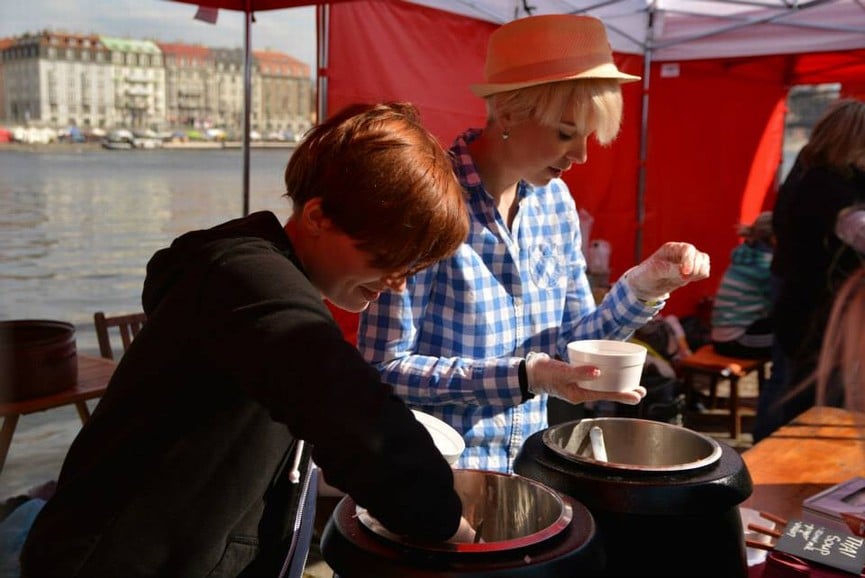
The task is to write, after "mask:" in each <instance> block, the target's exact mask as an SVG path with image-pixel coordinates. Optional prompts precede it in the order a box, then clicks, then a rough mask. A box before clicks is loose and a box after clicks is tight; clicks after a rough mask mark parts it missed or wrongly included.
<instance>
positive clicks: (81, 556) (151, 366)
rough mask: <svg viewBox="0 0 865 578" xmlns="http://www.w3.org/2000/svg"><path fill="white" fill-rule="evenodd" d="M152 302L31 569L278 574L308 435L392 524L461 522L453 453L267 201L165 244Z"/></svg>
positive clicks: (152, 268)
mask: <svg viewBox="0 0 865 578" xmlns="http://www.w3.org/2000/svg"><path fill="white" fill-rule="evenodd" d="M143 304H144V310H145V312H146V313H147V316H148V320H147V323H146V325H145V327H144V329H143V330H142V331H141V333H139V335H138V336H137V337H136V338H135V340H134V342H133V343H132V345H131V347H130V348H129V350H128V351H127V352H126V353H125V354H124V356H123V358H122V360H121V362H120V363H119V365H118V367H117V370H116V371H115V374H114V376H113V378H112V380H111V383H110V385H109V387H108V390H107V392H106V394H105V396H104V397H103V398H102V400H101V401H100V403H99V405H98V407H97V408H96V410H95V411H94V413H93V416H92V417H91V419H90V420H89V421H88V422H87V424H86V425H85V426H84V427H83V429H82V430H81V432H80V434H79V435H78V437H77V438H76V440H75V441H74V443H73V444H72V447H71V449H70V451H69V453H68V455H67V457H66V460H65V462H64V464H63V468H62V472H61V475H60V478H59V480H58V487H57V491H56V494H55V495H54V497H52V499H51V500H49V502H48V503H47V504H46V505H45V507H44V508H43V510H42V511H41V512H40V515H39V516H38V518H37V519H36V521H35V523H34V525H33V527H32V529H31V531H30V534H29V537H28V539H27V542H26V544H25V547H24V551H23V554H22V572H23V575H24V576H25V577H34V576H107V575H115V576H128V577H131V576H145V575H163V576H184V577H193V576H235V575H240V574H242V573H245V574H246V575H250V574H253V575H254V574H259V569H260V573H261V574H265V573H266V574H269V575H272V576H275V575H276V571H275V570H274V568H276V570H278V564H279V563H281V557H283V556H284V555H285V551H284V549H283V548H284V545H285V544H286V541H287V539H289V538H290V535H291V531H292V530H291V529H292V527H293V524H294V516H295V508H296V506H297V502H298V500H299V497H298V495H297V494H298V490H297V485H296V484H292V483H290V482H287V476H286V475H285V472H284V471H283V466H284V464H285V463H290V462H291V461H292V456H293V452H294V451H295V449H296V447H297V440H299V439H302V440H305V441H306V442H307V447H309V445H310V444H311V445H312V447H313V450H312V457H313V459H314V460H315V463H316V464H317V465H318V466H320V467H321V468H322V471H323V472H324V473H325V475H326V477H327V480H328V482H329V483H330V484H331V485H333V486H335V487H337V488H340V489H342V490H344V491H346V492H348V493H349V494H351V495H352V497H353V498H354V499H355V500H356V501H357V502H358V503H359V504H360V505H362V506H365V507H366V508H368V509H369V511H370V513H371V514H372V515H374V516H375V517H377V518H378V519H379V520H380V521H381V522H382V523H384V524H385V525H386V526H388V527H389V528H390V529H391V530H392V531H395V532H398V533H404V534H410V535H413V536H415V537H418V538H426V539H445V538H447V537H449V536H450V535H452V534H453V533H454V532H455V531H456V529H457V525H458V522H459V518H460V510H461V506H460V501H459V498H458V496H457V495H456V493H455V491H454V489H453V474H452V471H451V469H450V468H449V466H448V465H447V463H446V462H445V461H444V459H443V458H442V457H441V455H440V454H439V452H438V451H437V450H436V448H435V446H434V445H433V442H432V439H431V438H430V436H429V435H428V434H427V432H426V430H425V429H424V428H423V426H421V425H420V424H419V423H418V422H417V421H416V420H415V419H414V417H413V416H412V414H411V412H410V410H409V409H408V408H407V407H406V406H405V405H404V404H403V403H402V402H401V401H400V400H399V399H398V398H397V397H396V396H394V394H393V393H392V391H391V388H390V387H389V386H387V385H384V384H382V383H381V382H380V380H379V374H378V372H377V371H376V370H375V369H373V368H372V367H370V366H369V365H368V364H367V363H366V362H364V360H363V358H362V357H361V356H360V354H359V353H358V352H357V350H356V349H355V348H354V347H353V346H352V345H350V344H349V343H347V342H346V341H345V340H344V339H343V336H342V333H341V332H340V329H339V327H338V326H337V325H336V323H335V322H334V320H333V318H332V317H331V315H330V312H329V311H328V310H327V307H326V306H325V305H324V303H323V302H322V298H321V294H320V293H319V292H318V291H317V290H316V289H315V288H314V287H313V286H312V284H311V283H310V282H309V281H308V280H307V278H306V276H305V275H304V273H303V271H302V269H301V267H300V265H299V262H298V260H297V259H296V257H295V256H294V255H293V252H292V248H291V245H290V244H289V241H288V238H287V236H286V235H285V232H284V231H283V228H282V226H281V224H280V223H279V221H278V220H277V219H276V217H275V216H274V215H273V214H271V213H267V212H262V213H255V214H253V215H250V216H249V217H245V218H242V219H237V220H234V221H230V222H228V223H225V224H223V225H220V226H218V227H215V228H213V229H209V230H203V231H195V232H192V233H188V234H186V235H183V236H181V237H179V238H178V239H176V240H175V241H174V242H173V243H172V245H171V247H170V248H167V249H163V250H161V251H159V252H157V253H156V254H155V255H154V256H153V258H152V259H151V261H150V263H149V264H148V266H147V279H146V281H145V284H144V291H143ZM307 467H309V456H308V455H307V453H305V454H304V460H303V469H304V470H305V469H306V468H307ZM274 564H277V566H274Z"/></svg>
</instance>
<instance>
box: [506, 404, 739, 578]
mask: <svg viewBox="0 0 865 578" xmlns="http://www.w3.org/2000/svg"><path fill="white" fill-rule="evenodd" d="M593 427H598V428H600V430H601V431H602V433H603V443H604V446H605V449H606V454H607V455H606V458H607V459H606V460H599V459H596V458H595V456H594V455H593V453H592V452H591V450H590V449H588V447H590V444H589V443H588V442H586V439H587V438H588V437H589V433H590V432H591V429H592V428H593ZM514 470H515V471H516V472H517V473H518V474H520V475H523V476H526V477H528V478H531V479H534V480H538V481H540V482H542V483H544V484H546V485H548V486H550V487H551V488H554V489H556V490H558V491H559V492H561V493H563V494H566V495H568V496H571V497H573V498H574V499H576V500H578V501H579V502H581V503H583V504H585V505H586V507H587V508H588V509H589V511H590V512H591V513H592V515H593V517H594V518H595V521H596V522H597V524H598V533H599V535H600V538H601V540H602V541H603V544H604V547H605V550H606V554H607V556H606V557H607V565H606V570H605V572H606V573H605V575H606V576H628V577H630V576H717V577H719V578H720V577H724V578H738V577H742V578H744V577H745V576H747V566H746V562H745V560H746V556H745V544H744V536H743V532H742V524H741V520H740V518H739V510H738V507H737V505H738V504H739V503H741V502H743V501H744V500H745V499H746V498H747V497H748V496H749V495H750V494H751V491H752V483H751V477H750V475H749V474H748V471H747V469H746V467H745V464H744V462H743V461H742V458H741V457H740V456H739V454H738V453H736V451H735V450H734V449H733V448H731V447H729V446H727V445H726V444H719V443H718V442H716V441H715V440H713V439H711V438H709V437H708V436H704V435H703V434H700V433H698V432H695V431H692V430H690V429H687V428H684V427H681V426H676V425H672V424H668V423H663V422H655V421H649V420H640V419H632V418H598V419H587V420H581V421H572V422H568V423H564V424H561V425H558V426H554V427H552V428H549V429H547V430H544V431H541V432H538V433H536V434H534V435H532V436H531V437H529V439H528V440H526V443H525V444H524V445H523V447H522V448H521V450H520V453H519V454H518V455H517V458H516V461H515V463H514Z"/></svg>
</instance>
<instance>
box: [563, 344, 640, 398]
mask: <svg viewBox="0 0 865 578" xmlns="http://www.w3.org/2000/svg"><path fill="white" fill-rule="evenodd" d="M568 361H569V362H570V364H571V365H594V366H595V367H597V368H598V369H600V370H601V375H600V376H598V377H597V378H595V379H591V380H584V381H581V382H580V386H581V387H582V388H584V389H591V390H594V391H630V390H632V389H634V388H636V387H637V386H638V385H640V377H641V376H642V375H643V364H644V363H645V362H646V348H645V347H643V346H642V345H637V344H636V343H630V342H627V341H614V340H611V339H586V340H582V341H572V342H570V343H568Z"/></svg>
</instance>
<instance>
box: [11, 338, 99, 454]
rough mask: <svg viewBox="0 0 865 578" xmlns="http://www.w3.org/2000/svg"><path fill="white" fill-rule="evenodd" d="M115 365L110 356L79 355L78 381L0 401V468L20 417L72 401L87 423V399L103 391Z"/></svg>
mask: <svg viewBox="0 0 865 578" xmlns="http://www.w3.org/2000/svg"><path fill="white" fill-rule="evenodd" d="M115 366H116V364H115V362H114V361H112V360H110V359H105V358H102V357H94V356H91V355H80V354H79V355H78V380H77V382H76V383H75V384H74V385H73V386H72V387H70V388H68V389H64V390H62V391H58V392H56V393H52V394H50V395H45V396H42V397H34V398H31V399H25V400H21V401H12V402H6V403H0V416H2V417H3V428H2V429H0V471H3V466H4V465H5V463H6V454H7V453H8V452H9V446H10V445H12V436H13V435H14V434H15V428H16V427H17V425H18V418H19V417H21V416H22V415H27V414H29V413H36V412H38V411H45V410H48V409H54V408H56V407H61V406H64V405H69V404H72V403H74V404H75V408H76V409H77V410H78V416H79V417H80V418H81V423H84V422H86V421H87V420H88V418H89V417H90V410H89V409H88V408H87V400H88V399H94V398H97V397H101V396H102V394H103V393H105V388H106V387H108V381H109V380H110V379H111V375H112V374H113V373H114V368H115Z"/></svg>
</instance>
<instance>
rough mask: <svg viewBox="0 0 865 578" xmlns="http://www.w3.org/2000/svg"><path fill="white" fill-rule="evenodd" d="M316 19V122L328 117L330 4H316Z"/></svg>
mask: <svg viewBox="0 0 865 578" xmlns="http://www.w3.org/2000/svg"><path fill="white" fill-rule="evenodd" d="M315 20H316V32H317V33H318V34H317V35H316V36H317V48H318V50H317V51H316V59H317V63H316V72H315V80H316V102H317V106H316V119H315V121H316V124H318V123H321V122H324V120H325V119H326V118H327V78H328V72H327V66H328V44H329V39H330V5H329V4H316V7H315Z"/></svg>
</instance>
